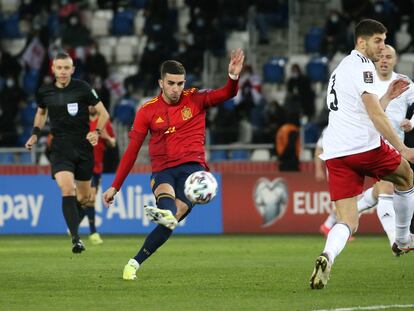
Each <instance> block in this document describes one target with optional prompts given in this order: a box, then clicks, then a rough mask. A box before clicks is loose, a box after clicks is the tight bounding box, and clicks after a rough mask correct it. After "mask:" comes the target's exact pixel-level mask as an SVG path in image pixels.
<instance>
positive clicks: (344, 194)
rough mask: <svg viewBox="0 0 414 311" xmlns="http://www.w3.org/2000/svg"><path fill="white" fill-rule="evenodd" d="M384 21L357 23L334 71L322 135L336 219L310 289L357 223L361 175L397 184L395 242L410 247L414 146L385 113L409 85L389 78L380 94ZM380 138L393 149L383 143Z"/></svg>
mask: <svg viewBox="0 0 414 311" xmlns="http://www.w3.org/2000/svg"><path fill="white" fill-rule="evenodd" d="M386 31H387V29H386V28H385V26H384V25H382V24H381V23H380V22H377V21H375V20H371V19H365V20H362V21H361V22H359V23H358V25H356V27H355V34H354V38H355V49H354V50H353V51H352V52H351V54H350V55H348V56H347V57H345V58H344V59H343V60H342V62H341V63H340V64H339V65H338V67H337V68H336V69H335V70H334V72H333V73H332V75H331V77H330V80H329V85H328V90H327V92H328V94H327V95H328V96H327V105H328V108H329V109H330V113H329V123H328V127H327V129H326V132H325V134H324V137H323V154H322V155H321V158H322V159H323V160H325V163H326V167H327V172H328V184H329V192H330V196H331V200H332V201H333V202H334V203H335V207H336V211H337V216H338V222H337V223H336V224H335V225H334V226H333V227H332V229H331V231H330V232H329V234H328V237H327V239H326V243H325V248H324V250H323V252H322V254H321V255H320V256H319V257H318V258H317V259H316V262H315V266H314V270H313V272H312V276H311V279H310V286H311V288H313V289H322V288H323V287H324V286H325V285H326V284H327V282H328V279H329V277H330V270H331V266H332V264H333V262H334V260H335V257H336V256H338V255H339V253H340V252H341V251H342V250H343V248H344V247H345V245H346V242H347V240H348V238H349V237H350V236H351V235H352V233H354V232H355V231H356V229H357V227H358V219H359V216H358V210H357V197H358V195H359V194H361V193H362V190H363V184H364V177H365V176H371V177H374V178H377V179H383V180H387V181H391V182H392V183H393V184H394V186H395V193H394V209H395V218H396V220H395V224H396V230H395V238H396V244H395V247H396V248H397V249H398V250H399V251H401V252H409V251H410V250H413V249H414V240H413V237H412V236H411V235H410V232H409V225H410V221H411V217H412V215H413V212H414V189H413V172H412V170H411V168H410V165H409V163H408V161H407V160H406V159H408V160H410V161H411V162H414V149H412V148H408V147H407V146H405V145H404V143H403V142H402V141H401V140H400V139H399V137H398V135H397V134H396V133H395V131H394V130H393V128H392V125H391V123H390V121H389V119H388V118H387V116H386V115H385V113H384V108H385V107H386V106H387V105H388V103H389V102H390V101H391V100H392V99H394V98H396V97H398V96H400V95H401V94H402V93H403V92H404V91H406V90H407V89H408V85H409V82H408V81H407V80H405V79H396V80H394V81H392V82H391V83H390V85H389V87H388V89H387V92H386V93H385V94H384V96H382V97H381V99H378V96H377V95H376V94H377V93H378V89H377V83H376V80H377V79H378V77H377V74H376V72H375V67H374V64H373V62H375V61H378V60H379V59H380V56H381V52H382V50H384V49H385V43H384V42H385V37H386V35H385V34H386ZM381 136H382V137H384V138H385V139H386V140H387V141H388V142H389V143H390V144H391V145H392V146H393V147H394V148H395V149H394V148H392V147H390V146H389V145H388V144H386V143H384V141H383V140H382V139H381Z"/></svg>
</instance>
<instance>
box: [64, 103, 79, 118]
mask: <svg viewBox="0 0 414 311" xmlns="http://www.w3.org/2000/svg"><path fill="white" fill-rule="evenodd" d="M66 107H67V109H68V112H69V114H70V115H71V116H76V115H77V114H78V110H79V108H78V103H69V104H67V105H66Z"/></svg>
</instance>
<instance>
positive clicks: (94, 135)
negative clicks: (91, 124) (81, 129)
mask: <svg viewBox="0 0 414 311" xmlns="http://www.w3.org/2000/svg"><path fill="white" fill-rule="evenodd" d="M86 139H87V140H88V141H89V142H90V143H91V145H92V146H95V145H96V144H97V143H98V139H99V134H98V132H97V131H92V132H89V133H88V135H86Z"/></svg>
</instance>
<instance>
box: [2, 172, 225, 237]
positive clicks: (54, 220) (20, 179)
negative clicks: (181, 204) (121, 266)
mask: <svg viewBox="0 0 414 311" xmlns="http://www.w3.org/2000/svg"><path fill="white" fill-rule="evenodd" d="M215 177H216V179H217V182H218V184H219V191H218V193H217V196H216V198H215V199H214V200H213V201H212V202H210V203H209V204H206V205H196V206H195V207H194V208H193V211H192V212H191V214H190V215H189V216H188V217H187V218H186V219H184V220H183V221H182V222H180V223H179V225H178V227H177V228H176V229H175V232H176V233H184V234H217V233H222V232H223V220H222V208H221V205H222V204H221V202H222V194H221V176H220V175H219V174H215ZM0 179H1V187H0V234H24V233H27V234H37V233H39V234H63V233H66V231H67V229H66V224H65V221H64V218H63V214H62V207H61V195H60V189H59V188H58V186H57V185H56V182H55V181H54V180H52V179H51V177H50V176H48V175H3V176H0ZM113 179H114V175H113V174H104V175H103V178H102V187H103V189H107V188H108V187H109V186H110V184H111V182H112V180H113ZM149 180H150V174H130V175H129V176H128V178H127V179H126V180H125V182H124V184H123V186H122V189H121V191H119V193H118V194H117V195H116V197H115V201H114V205H113V206H112V207H111V208H109V209H107V208H106V207H105V206H104V205H103V203H102V201H101V197H102V195H101V192H99V193H98V196H97V198H98V200H97V204H96V225H97V228H98V231H99V232H100V233H104V234H105V233H107V234H109V233H117V234H128V233H148V232H150V231H151V230H152V229H153V228H154V226H155V225H154V224H153V223H151V222H150V221H149V220H148V219H147V217H146V216H145V215H144V209H143V208H144V205H147V204H149V205H154V204H155V198H154V196H153V194H152V192H151V188H150V186H149ZM80 232H81V233H88V232H89V231H88V223H87V219H86V217H85V219H84V220H83V222H82V223H81V227H80Z"/></svg>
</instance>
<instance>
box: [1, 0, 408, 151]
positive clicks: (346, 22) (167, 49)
mask: <svg viewBox="0 0 414 311" xmlns="http://www.w3.org/2000/svg"><path fill="white" fill-rule="evenodd" d="M5 2H7V1H3V3H5ZM16 2H18V3H19V5H18V6H16V8H15V10H10V11H5V10H3V12H1V13H0V42H1V49H0V147H11V146H22V145H23V144H24V142H25V141H26V139H27V137H28V135H30V131H31V127H32V125H33V116H34V113H35V110H36V98H35V94H36V90H37V88H38V87H39V86H40V85H41V84H42V83H47V82H50V80H51V72H50V63H51V60H52V59H53V56H54V55H55V53H56V52H57V51H59V50H61V49H64V50H66V51H68V52H69V53H70V55H71V56H72V58H73V59H74V61H75V66H76V71H75V74H74V78H80V79H84V80H86V81H88V82H89V83H90V84H91V85H92V86H93V87H94V88H95V90H96V91H97V93H98V94H99V96H100V98H101V99H102V101H103V103H104V104H105V105H106V106H107V109H108V111H110V113H111V117H112V119H113V121H114V123H115V129H116V130H117V131H119V132H120V133H118V137H119V140H118V141H119V144H120V145H121V148H120V149H121V152H122V149H123V148H122V145H124V146H125V145H126V140H127V139H128V138H127V136H126V134H125V133H126V132H127V131H128V129H129V128H130V125H131V124H132V121H133V118H134V114H135V111H136V109H137V107H138V106H139V104H140V103H142V102H143V101H144V100H145V99H147V98H149V97H151V96H154V95H156V94H157V93H158V91H157V87H158V85H157V79H158V77H159V72H158V68H159V64H160V63H161V62H162V61H163V60H165V59H176V60H178V61H181V62H182V63H183V64H184V65H185V67H186V69H187V86H188V87H190V86H196V87H199V88H203V87H204V86H203V85H202V79H201V77H202V72H203V66H204V63H203V59H204V58H203V55H204V53H205V51H209V52H210V53H211V54H212V55H214V56H215V57H217V58H223V57H227V51H226V38H227V37H228V35H229V33H231V32H232V31H245V30H246V29H247V23H248V19H249V14H251V11H252V8H253V11H254V12H255V15H254V16H255V19H254V21H255V26H256V30H257V34H258V39H257V41H258V42H257V43H258V44H259V45H266V44H269V40H270V37H269V31H270V30H269V29H271V28H273V29H275V28H279V29H287V25H288V1H287V0H255V1H253V0H182V1H180V0H170V1H168V0H119V1H112V0H94V1H87V0H77V1H76V0H22V1H16ZM341 2H342V9H341V10H337V9H335V10H331V11H330V13H329V15H328V16H327V19H326V22H325V25H324V26H323V27H321V29H319V30H318V31H316V33H312V31H314V30H312V29H310V30H309V33H308V35H307V36H308V38H305V40H304V46H305V50H306V52H308V54H309V55H312V57H313V56H314V55H316V57H315V59H313V60H314V61H313V63H312V64H311V63H310V64H308V65H307V66H306V67H305V66H303V64H298V63H291V64H290V68H286V70H287V71H288V72H289V74H287V75H286V76H285V75H284V74H283V75H282V76H281V77H280V76H278V75H276V76H274V75H275V72H277V71H276V70H277V68H276V67H278V66H284V65H285V64H286V63H285V62H283V60H282V59H281V58H275V59H274V62H273V63H271V64H270V67H268V68H270V71H269V72H270V74H271V75H273V76H271V75H270V76H269V74H267V73H266V68H265V67H263V72H262V70H261V68H253V67H252V66H251V65H247V66H246V67H245V68H244V71H243V73H242V75H241V77H240V89H239V93H238V94H237V96H236V97H235V98H233V99H232V100H230V101H228V102H226V103H224V104H223V105H221V106H219V107H217V108H216V109H214V110H212V111H211V113H210V114H209V115H208V120H207V121H208V128H209V131H208V132H209V133H210V136H209V141H210V144H231V143H236V142H238V143H249V144H250V143H253V144H255V143H270V144H276V148H275V150H276V151H277V150H279V153H280V150H282V149H283V148H282V149H280V148H277V147H278V146H277V141H278V140H277V132H278V130H279V129H280V128H281V127H282V126H283V125H284V124H292V125H293V126H292V127H290V128H292V129H293V128H294V129H297V128H300V127H304V128H305V135H307V136H306V137H307V138H305V141H306V142H310V143H313V142H316V140H317V137H318V135H319V133H320V131H321V129H322V128H323V127H324V126H325V124H326V119H327V118H326V117H327V112H326V111H318V109H317V107H316V104H315V101H316V97H317V96H318V93H317V92H316V91H315V82H321V83H325V82H326V79H327V77H328V72H327V64H326V63H327V61H329V60H330V59H331V58H332V57H333V55H335V53H337V52H338V51H340V52H343V53H348V52H349V51H350V50H351V49H352V47H353V41H352V35H351V33H350V29H352V26H351V25H352V23H355V22H357V21H358V20H360V19H361V18H364V17H371V18H376V19H378V20H380V21H381V22H383V23H384V24H385V25H387V27H388V30H389V33H388V34H387V40H388V43H390V44H393V43H394V40H395V33H396V31H397V30H398V29H399V27H400V25H401V23H403V22H404V15H407V14H409V15H411V13H412V12H413V7H412V6H413V5H412V3H411V1H398V0H394V1H391V0H388V1H387V0H380V1H374V0H373V1H369V0H355V1H354V0H352V1H351V0H349V1H348V0H347V1H344V0H343V1H341ZM0 3H2V1H0ZM183 6H185V7H186V8H187V9H188V11H189V17H188V20H186V21H185V27H182V26H180V25H181V24H182V15H181V14H180V12H181V10H182V7H183ZM97 10H104V11H111V12H112V13H111V16H112V20H111V21H110V30H109V36H113V37H117V38H122V37H126V38H131V37H133V36H135V37H139V41H140V42H144V43H145V44H144V46H143V48H142V51H141V52H140V53H136V54H134V58H133V61H132V63H128V64H127V65H131V67H133V65H135V66H136V68H137V70H136V71H135V72H133V73H129V74H128V75H126V76H125V79H119V76H118V75H117V74H116V69H115V70H114V68H116V67H113V66H112V65H113V59H108V56H107V54H106V53H105V52H104V50H105V49H106V48H107V47H105V46H103V45H102V44H101V43H102V40H99V39H100V38H98V37H97V36H94V34H93V31H91V23H92V22H93V21H91V18H92V16H94V15H93V12H95V11H97ZM402 12H403V13H404V14H402ZM138 16H142V17H143V20H144V23H143V27H142V29H141V30H139V31H137V29H136V28H137V27H136V23H137V17H138ZM413 20H414V19H410V20H409V21H408V23H409V28H408V29H409V31H411V32H413V31H414V30H413V29H414V26H413V23H414V22H413ZM313 35H315V36H316V37H315V36H314V37H312V36H313ZM412 37H413V38H414V34H413V36H412ZM309 38H310V40H307V39H309ZM15 39H24V42H25V43H24V45H23V46H22V48H21V49H20V50H19V51H17V53H14V54H11V53H9V52H8V50H9V49H8V48H7V46H5V45H7V44H8V43H7V42H10V40H15ZM117 42H121V41H117ZM315 42H316V44H315ZM100 44H101V45H100ZM413 47H414V43H413V42H410V44H409V45H407V46H406V47H404V49H405V50H410V49H412V48H413ZM325 56H327V57H325ZM248 61H249V60H248ZM248 61H247V62H248ZM274 64H276V65H275V66H274ZM281 64H282V65H281ZM312 65H314V66H315V68H317V70H316V71H315V70H310V67H308V66H312ZM265 66H266V64H265ZM318 66H319V67H318ZM275 68H276V69H275ZM319 68H322V69H321V70H320V69H319ZM284 70H285V68H283V73H284ZM318 70H319V71H318ZM315 72H316V74H315ZM264 83H267V84H268V83H277V84H280V85H283V87H284V88H285V90H286V95H285V97H284V98H283V99H280V98H279V99H275V98H270V99H269V96H266V94H264V88H263V84H264ZM285 129H286V128H285ZM286 135H288V137H289V136H292V135H290V132H289V131H288V132H287V134H286ZM292 137H293V136H292ZM294 140H295V142H294V144H293V145H294V146H296V140H297V139H296V138H294ZM291 145H292V144H291ZM295 148H296V147H295ZM295 148H293V149H294V150H295ZM279 156H280V154H279Z"/></svg>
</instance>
